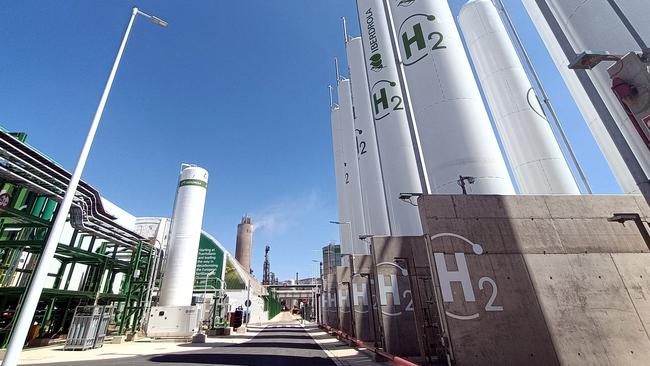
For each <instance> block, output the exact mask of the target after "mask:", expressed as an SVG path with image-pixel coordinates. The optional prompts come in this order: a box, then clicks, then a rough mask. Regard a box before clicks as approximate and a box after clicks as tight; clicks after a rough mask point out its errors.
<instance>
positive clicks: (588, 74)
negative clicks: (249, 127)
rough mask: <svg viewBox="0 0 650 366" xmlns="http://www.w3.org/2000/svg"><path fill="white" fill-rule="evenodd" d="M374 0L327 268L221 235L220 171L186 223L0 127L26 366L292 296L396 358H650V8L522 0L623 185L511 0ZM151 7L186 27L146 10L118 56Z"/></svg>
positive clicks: (187, 337) (7, 337)
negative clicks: (577, 124)
mask: <svg viewBox="0 0 650 366" xmlns="http://www.w3.org/2000/svg"><path fill="white" fill-rule="evenodd" d="M355 3H356V10H357V15H358V24H359V27H358V29H357V28H356V26H352V25H351V24H353V23H355V24H356V23H357V22H350V21H349V20H346V19H345V18H343V19H342V37H341V42H344V45H345V54H344V55H336V56H339V57H336V58H335V81H334V82H333V83H332V85H330V86H329V97H330V99H329V112H330V115H329V117H330V122H331V133H332V135H331V138H332V148H333V149H332V152H331V153H332V155H333V162H334V167H333V171H334V177H335V182H332V183H334V184H335V189H336V201H337V202H336V208H337V214H338V216H337V217H336V221H330V223H332V224H335V225H337V228H338V234H339V238H338V244H337V243H336V242H334V241H332V242H330V243H329V244H327V245H326V246H324V247H323V246H322V243H319V245H320V248H319V249H318V251H319V255H318V256H319V257H320V256H322V258H319V259H318V260H314V259H311V258H300V259H299V260H295V262H298V261H302V262H309V261H310V260H311V262H312V263H308V264H310V265H312V267H313V268H314V269H316V268H315V267H316V265H318V266H319V268H317V269H316V270H315V271H314V272H313V276H311V277H308V276H303V278H302V279H301V278H300V277H299V273H297V272H296V273H295V280H294V279H290V280H287V279H279V278H277V276H276V273H275V272H274V271H272V269H273V270H275V271H278V273H279V271H280V270H282V271H288V270H289V269H290V270H291V273H294V271H293V268H281V269H277V268H275V267H273V268H272V266H271V253H273V257H274V258H280V257H287V256H291V255H293V254H294V253H283V252H282V251H281V250H278V249H276V248H277V247H275V246H274V247H273V248H274V250H273V252H272V251H271V244H268V243H264V245H263V246H262V245H257V247H255V246H254V245H253V237H254V235H253V234H254V230H255V221H254V220H255V217H251V216H249V215H248V214H246V215H244V216H243V217H241V221H240V222H239V224H238V225H237V228H236V236H235V240H234V243H233V244H234V248H235V254H234V255H232V254H231V253H229V252H228V250H227V249H226V248H225V247H224V245H223V244H222V243H221V242H220V241H219V240H217V239H216V238H215V237H214V236H213V235H211V234H210V233H208V232H207V231H206V230H205V229H204V226H205V223H204V216H205V212H207V211H208V210H210V209H212V208H211V207H210V206H209V205H207V204H206V196H207V195H208V194H209V192H210V187H211V186H210V184H211V183H210V179H213V178H210V179H209V172H208V171H207V170H206V169H205V168H203V167H201V166H198V165H194V164H182V166H181V167H180V171H179V176H178V182H177V186H176V195H175V197H173V198H172V197H167V198H168V201H169V206H170V208H171V207H172V204H173V209H172V210H170V216H169V217H166V216H162V217H158V216H156V217H154V216H151V217H136V216H134V215H132V214H130V213H129V212H127V211H126V210H124V209H122V208H120V207H118V206H117V205H115V204H113V203H111V202H110V201H109V200H107V199H106V198H105V197H103V196H102V194H101V192H99V191H98V190H97V189H95V188H94V187H93V186H92V185H90V184H88V183H87V182H84V181H79V185H78V186H77V187H76V189H74V188H70V187H74V184H75V183H73V181H74V180H75V179H77V180H79V178H80V174H77V169H75V171H74V172H69V171H67V170H65V169H63V168H62V167H61V166H60V165H59V164H57V163H56V162H55V161H53V160H52V159H50V158H49V157H47V156H46V155H44V154H43V153H41V152H39V151H38V150H37V149H35V148H34V147H32V146H30V145H29V144H28V143H27V140H26V139H27V135H26V134H25V133H22V132H11V133H10V132H7V131H4V130H2V131H0V184H1V187H0V189H1V191H0V311H2V313H1V317H0V345H1V347H2V348H8V349H9V351H8V353H7V354H8V355H10V356H11V358H10V361H8V363H7V364H5V363H3V365H4V366H14V365H15V364H16V362H17V361H16V360H17V359H18V356H17V355H18V353H19V352H20V350H22V348H21V347H22V346H23V344H22V342H23V339H24V340H25V343H26V344H27V345H28V346H34V347H36V346H44V345H49V344H51V343H52V342H61V343H62V344H65V346H64V349H65V350H87V349H93V348H98V347H101V346H102V342H103V341H104V338H106V337H107V336H109V335H110V336H111V337H112V341H113V342H115V343H119V342H128V341H135V340H138V339H140V340H141V339H143V338H145V339H147V340H156V341H158V340H167V341H169V340H170V339H174V340H181V341H182V342H193V343H206V337H208V336H215V337H216V336H224V337H226V336H229V335H230V332H237V333H240V334H237V336H235V337H232V339H236V338H237V337H240V336H241V337H246V333H247V331H248V328H249V325H251V324H252V323H256V324H258V326H260V327H263V324H264V323H265V322H267V321H269V320H271V319H272V318H274V317H276V316H277V315H278V314H279V313H280V312H281V310H286V311H289V313H290V314H291V319H292V321H300V323H296V324H300V325H296V327H307V326H309V324H312V323H316V324H317V325H318V326H319V327H320V328H321V329H322V330H324V331H326V332H328V333H329V334H330V335H335V336H336V337H338V338H339V339H340V340H344V341H345V342H347V343H348V344H349V345H351V346H355V347H357V348H359V349H362V350H363V352H369V353H372V354H373V355H374V356H375V357H376V358H377V359H379V360H388V361H392V362H393V363H394V364H401V365H415V364H419V365H450V366H451V365H457V366H466V365H486V366H488V365H540V366H542V365H543V366H546V365H646V364H647V363H648V360H650V332H649V331H648V329H649V328H650V300H649V299H650V282H649V281H650V231H649V230H648V229H649V227H648V220H649V219H650V206H649V203H650V179H649V178H648V177H649V176H650V48H648V45H647V42H650V25H649V24H650V22H648V21H647V20H646V18H647V15H648V10H649V9H650V6H649V5H648V4H647V0H521V3H522V5H523V8H524V9H525V10H526V12H527V14H528V15H529V17H530V19H531V20H532V22H533V24H534V27H535V30H536V31H537V33H539V35H540V37H541V39H542V41H543V44H544V45H545V47H546V48H547V50H548V52H549V54H550V56H551V58H552V60H553V63H554V66H555V67H556V68H557V70H558V72H559V74H560V75H561V78H562V81H563V82H564V83H565V84H566V87H567V89H568V90H569V92H570V94H571V96H572V97H573V99H574V100H575V103H576V105H577V107H578V109H579V111H580V113H581V115H582V117H583V119H584V122H585V123H586V125H587V126H588V129H589V131H590V132H591V135H592V137H593V140H594V141H595V143H596V144H597V145H598V147H599V149H600V151H601V152H602V154H603V156H604V158H605V160H606V161H607V164H608V166H609V168H610V170H611V171H612V173H613V176H614V177H615V179H616V181H617V182H618V184H619V186H620V188H621V191H622V192H623V194H607V195H594V194H592V193H593V192H592V188H591V184H590V182H589V180H588V178H587V176H586V174H585V172H584V170H583V167H582V165H581V161H580V160H579V159H578V158H577V156H576V153H575V152H574V146H572V144H571V141H570V139H569V138H568V137H567V134H566V133H565V129H564V126H566V125H567V124H568V123H569V122H570V121H563V120H562V119H561V118H560V117H559V116H558V113H556V111H555V108H554V106H553V104H552V103H551V101H550V98H549V96H548V94H547V91H546V89H545V87H544V83H545V80H543V79H542V78H541V77H540V76H539V75H538V73H537V71H536V70H535V67H534V64H533V62H532V61H531V59H530V58H529V56H528V51H527V44H526V42H525V41H524V39H523V38H522V37H521V36H520V34H519V30H518V27H517V26H516V25H515V23H514V22H513V19H512V18H511V16H510V13H509V12H508V7H506V4H504V1H503V0H469V1H467V2H466V3H465V4H464V5H463V7H462V8H461V9H460V11H458V12H456V13H454V12H453V11H452V8H451V7H450V4H449V2H448V1H444V0H356V2H355ZM138 14H140V15H143V16H146V17H148V18H149V19H150V20H151V21H152V22H154V23H155V24H158V25H161V26H166V25H167V23H166V22H165V21H163V20H161V19H159V18H156V17H152V16H150V15H148V14H144V13H141V12H139V10H138V9H137V8H135V9H134V10H133V13H132V18H131V22H130V23H129V26H128V28H127V33H126V35H125V40H124V42H123V43H122V46H121V48H120V51H119V53H118V59H117V61H116V62H118V61H119V58H120V57H121V53H122V51H123V48H124V45H125V43H126V37H127V36H128V34H129V31H130V29H131V26H132V24H133V20H134V19H135V17H136V15H138ZM342 56H343V57H342ZM343 58H345V60H346V62H342V60H343ZM340 65H346V66H347V67H341V66H340ZM115 71H116V68H114V69H113V71H112V74H111V76H110V77H109V85H110V83H111V82H112V78H113V77H114V73H115ZM323 72H325V71H323ZM105 97H106V95H105V96H104V97H103V98H104V99H103V100H102V102H101V103H100V108H103V104H102V103H105V101H106V100H105ZM99 117H101V113H99ZM96 118H97V117H96ZM96 122H97V121H94V122H93V123H96ZM95 127H96V125H95V126H94V128H95ZM91 131H92V133H94V130H92V128H91ZM86 153H87V151H86ZM82 157H83V153H82ZM84 158H85V157H84ZM80 160H81V159H80ZM82 169H83V166H82ZM75 177H76V178H75ZM213 177H214V176H213ZM68 190H72V193H70V192H67V191H68ZM66 202H67V204H69V205H70V206H71V207H70V210H69V213H68V212H63V211H64V210H61V208H62V207H66ZM60 211H61V212H60ZM244 212H245V211H244ZM60 217H63V221H62V224H61V225H59V226H61V227H62V229H61V239H60V240H59V241H58V243H55V245H54V246H53V247H51V252H50V253H49V255H50V256H51V257H52V258H51V260H49V259H47V258H48V250H49V249H48V245H47V243H48V242H49V241H50V240H52V237H53V236H52V233H53V232H56V230H57V225H58V224H57V222H58V221H57V220H59V219H58V218H60ZM259 226H260V227H262V226H263V225H262V224H261V220H260V222H259ZM59 229H60V228H59ZM234 232H235V230H234V228H233V233H234ZM255 237H256V238H258V239H257V240H259V236H257V235H256V236H255ZM312 245H314V243H312ZM256 248H257V249H256ZM262 252H263V258H264V262H263V267H262V271H261V273H260V274H259V275H258V276H257V277H259V278H260V279H258V278H257V277H256V276H255V275H254V271H253V268H252V266H253V257H254V253H259V255H260V257H262ZM44 258H45V259H44ZM42 262H45V265H43V263H42ZM46 267H47V268H46ZM39 274H40V275H42V277H39ZM303 275H304V273H303ZM292 277H293V275H292ZM39 278H45V280H44V281H40V280H39ZM34 288H36V289H40V292H39V291H34ZM34 293H36V297H34V296H33V295H34ZM26 304H27V305H26ZM30 304H31V305H30ZM30 306H32V307H34V310H33V316H32V314H31V313H29V312H28V313H25V314H27V315H24V314H23V312H24V311H23V308H30ZM30 311H31V310H30ZM281 315H283V314H281ZM19 317H20V318H19ZM23 318H24V319H23ZM17 319H18V320H17ZM21 319H23V320H21ZM25 319H26V321H27V323H25V321H24V320H25ZM21 321H22V323H21ZM24 324H27V326H26V327H25V326H23V325H24ZM89 325H91V326H89ZM315 326H316V325H314V327H315ZM258 331H259V330H258ZM276 332H280V330H276ZM91 333H92V334H91ZM266 337H267V338H273V337H274V336H273V335H269V336H266ZM294 337H295V338H296V339H298V338H300V337H302V336H295V335H294ZM263 338H264V337H261V339H263ZM256 341H257V340H256ZM294 341H295V339H294ZM260 342H261V341H260ZM252 343H253V344H256V343H255V342H252ZM323 343H327V342H323ZM260 344H261V343H260ZM215 347H218V346H215ZM238 347H239V346H238ZM257 347H262V346H259V344H258V346H257ZM291 347H293V348H294V349H292V352H293V351H296V350H297V349H298V348H300V347H299V346H296V345H295V344H294V343H292V345H291V346H290V347H289V348H291ZM321 347H323V346H322V344H321ZM18 348H20V350H18V351H16V349H18ZM256 352H257V350H256ZM6 359H7V358H5V360H6ZM283 360H284V359H283ZM238 361H241V360H238ZM237 364H239V363H237ZM246 364H249V363H246Z"/></svg>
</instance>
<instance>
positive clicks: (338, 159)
mask: <svg viewBox="0 0 650 366" xmlns="http://www.w3.org/2000/svg"><path fill="white" fill-rule="evenodd" d="M331 113H332V147H333V149H334V176H335V179H336V203H337V207H338V214H339V216H338V220H339V222H349V221H350V211H349V207H348V198H347V196H346V190H345V175H346V174H348V175H349V173H347V172H346V166H345V158H344V154H343V137H342V136H343V131H342V126H341V110H340V108H339V107H338V106H332V108H331ZM350 238H352V232H351V227H350V225H339V240H340V243H341V253H352V251H353V244H352V242H351V241H350Z"/></svg>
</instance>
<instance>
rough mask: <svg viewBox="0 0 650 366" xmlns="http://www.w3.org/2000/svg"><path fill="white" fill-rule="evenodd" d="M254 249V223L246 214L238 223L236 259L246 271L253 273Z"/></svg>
mask: <svg viewBox="0 0 650 366" xmlns="http://www.w3.org/2000/svg"><path fill="white" fill-rule="evenodd" d="M252 251H253V224H252V223H251V218H250V217H249V216H247V215H246V216H244V217H242V219H241V223H240V224H239V225H237V244H236V248H235V259H237V261H238V262H239V263H240V264H241V265H242V267H244V270H245V271H246V273H251V253H252Z"/></svg>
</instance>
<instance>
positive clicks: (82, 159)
mask: <svg viewBox="0 0 650 366" xmlns="http://www.w3.org/2000/svg"><path fill="white" fill-rule="evenodd" d="M136 15H138V8H133V11H132V13H131V19H130V20H129V24H128V26H127V27H126V32H125V33H124V38H123V39H122V43H121V44H120V48H119V50H118V51H117V57H115V62H114V63H113V68H112V69H111V72H110V74H109V76H108V80H107V82H106V86H105V88H104V93H103V94H102V97H101V99H100V101H99V105H98V106H97V111H96V112H95V117H94V118H93V121H92V123H91V125H90V130H89V131H88V135H87V136H86V141H85V142H84V145H83V148H82V149H81V153H80V154H79V160H78V161H77V166H76V167H75V169H74V172H73V173H72V176H71V177H70V182H69V184H68V188H67V189H66V191H65V195H64V196H63V201H62V202H61V206H60V207H59V210H58V213H57V215H56V218H55V219H54V223H53V224H52V229H51V230H50V235H49V236H48V238H47V241H46V242H45V245H44V246H43V252H42V254H41V258H40V260H39V262H38V265H37V266H36V269H35V271H34V273H33V275H32V276H33V277H32V281H31V284H30V286H29V289H28V290H27V294H26V296H25V301H24V302H23V304H22V306H21V308H20V314H18V319H17V320H16V325H15V326H14V331H13V333H12V335H11V340H10V341H9V345H8V347H7V353H6V354H5V357H4V360H3V361H2V366H15V365H16V364H17V363H18V359H19V357H20V352H21V351H22V350H23V344H24V342H25V337H27V332H28V331H29V328H30V324H31V321H32V318H33V317H34V313H35V311H36V307H37V305H38V300H39V298H40V297H41V293H42V292H43V284H44V282H45V279H46V277H47V274H48V272H49V269H50V263H51V262H52V258H53V257H54V253H55V251H56V247H57V245H58V243H59V240H60V239H61V234H62V232H63V227H64V225H65V222H66V219H67V217H68V212H69V211H70V206H72V200H73V198H74V194H75V192H76V191H77V186H78V185H79V180H80V179H81V173H82V172H83V169H84V167H85V165H86V160H87V159H88V154H89V153H90V148H91V146H92V143H93V139H94V138H95V133H96V132H97V127H98V126H99V121H100V120H101V118H102V114H103V113H104V107H105V106H106V101H107V99H108V95H109V93H110V91H111V87H112V85H113V80H114V79H115V74H116V73H117V68H118V66H119V64H120V60H121V59H122V53H123V52H124V48H125V47H126V42H127V40H128V38H129V34H130V33H131V27H132V26H133V22H134V21H135V17H136Z"/></svg>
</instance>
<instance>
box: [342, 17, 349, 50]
mask: <svg viewBox="0 0 650 366" xmlns="http://www.w3.org/2000/svg"><path fill="white" fill-rule="evenodd" d="M341 21H342V22H343V37H344V38H345V44H348V42H349V41H350V36H348V23H347V20H346V19H345V17H341Z"/></svg>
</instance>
